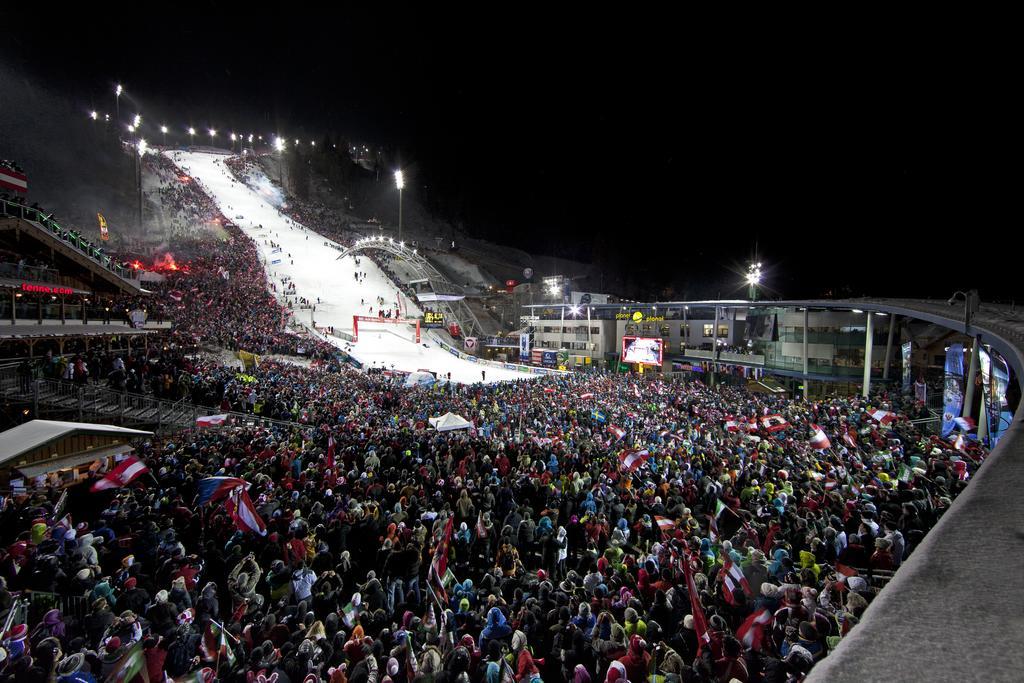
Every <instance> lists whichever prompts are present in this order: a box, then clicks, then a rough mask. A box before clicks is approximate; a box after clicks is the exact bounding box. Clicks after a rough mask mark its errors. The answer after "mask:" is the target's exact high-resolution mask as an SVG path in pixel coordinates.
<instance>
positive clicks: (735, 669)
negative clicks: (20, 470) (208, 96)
mask: <svg viewBox="0 0 1024 683" xmlns="http://www.w3.org/2000/svg"><path fill="white" fill-rule="evenodd" d="M204 196H205V195H204ZM182 202H183V206H185V207H194V208H196V210H197V211H199V212H200V213H202V212H203V211H205V209H203V208H202V206H203V205H202V203H201V202H199V200H197V199H196V198H195V197H192V196H191V195H189V194H186V195H182ZM226 230H227V235H228V236H227V241H226V243H225V244H223V245H220V246H221V247H222V248H209V245H205V246H204V245H200V247H201V248H202V249H203V251H202V252H201V253H200V251H199V249H197V250H196V251H195V252H194V253H189V254H188V263H189V268H188V272H187V273H186V272H177V273H170V274H169V275H168V277H167V279H166V281H165V282H163V283H161V284H160V285H159V288H158V291H157V293H156V295H155V300H156V301H157V302H162V303H163V304H165V305H166V306H167V308H168V311H167V313H168V315H169V317H171V318H172V319H174V320H175V322H176V325H175V330H174V332H173V333H172V335H171V337H170V339H169V344H168V347H167V348H165V349H154V350H152V351H151V352H149V353H146V352H142V351H136V352H135V353H132V354H127V355H125V356H123V357H122V356H120V355H117V354H102V353H98V352H95V353H93V354H84V355H82V356H80V357H77V358H75V357H73V358H70V359H60V358H53V357H52V356H51V357H47V358H46V359H44V361H43V362H44V363H45V368H46V372H47V373H49V374H50V376H60V377H64V378H65V379H68V380H70V381H79V382H85V381H89V379H90V378H92V379H94V380H101V378H102V380H101V381H107V382H111V383H112V384H113V385H114V386H117V387H118V388H125V389H127V388H129V386H130V387H131V389H132V390H138V391H147V392H151V393H153V394H155V395H157V396H160V397H163V398H170V399H174V400H178V399H182V398H188V399H190V401H191V402H194V403H199V404H202V405H207V406H219V407H220V408H221V409H222V410H223V411H229V410H230V411H237V412H243V413H252V414H256V415H260V416H264V417H270V418H274V419H275V420H280V422H275V423H273V426H270V427H244V426H231V425H226V426H222V427H219V428H213V429H200V430H195V431H190V432H187V433H183V434H180V435H178V436H176V437H174V438H170V439H155V440H151V441H145V442H140V443H138V444H137V447H136V452H137V456H138V457H139V458H140V460H141V462H142V463H143V464H144V465H145V466H146V467H147V468H148V472H145V473H144V474H140V475H139V476H137V478H135V479H134V480H133V481H132V482H131V483H129V484H128V485H126V486H121V487H118V488H113V489H107V490H102V491H99V492H93V491H92V486H93V485H94V484H96V483H97V482H100V481H103V482H111V481H113V479H111V478H110V477H112V476H113V475H112V474H111V473H106V472H104V471H103V470H102V468H100V469H99V470H98V471H96V472H93V473H92V474H90V476H89V477H87V479H86V480H85V481H83V482H81V483H78V484H75V485H72V486H70V487H68V488H67V489H66V497H65V498H63V499H62V498H61V491H59V490H58V489H56V488H52V487H50V488H47V487H44V488H41V489H37V490H35V491H34V492H32V493H31V494H29V495H26V496H12V497H11V498H9V499H7V498H5V499H4V500H3V506H2V508H0V522H2V526H0V618H5V617H10V619H9V620H8V623H7V626H6V627H5V632H4V633H3V641H2V648H0V681H16V682H17V683H21V682H22V681H50V680H56V681H107V680H110V681H113V680H124V681H138V680H150V681H162V680H170V679H173V680H177V681H186V680H187V681H204V682H209V681H214V680H216V681H229V682H236V681H237V682H239V683H242V682H243V681H244V682H245V683H256V682H257V681H277V682H278V683H291V682H293V681H294V682H295V683H298V682H300V681H301V682H303V683H306V682H307V681H309V682H311V683H315V682H317V681H329V682H330V683H412V681H428V682H435V681H436V682H437V683H448V682H458V683H499V682H502V683H503V682H505V681H516V682H522V681H525V682H527V683H533V682H535V681H541V680H547V681H561V680H572V681H574V683H590V682H591V681H594V682H595V683H596V682H598V681H612V682H614V681H621V682H625V681H632V682H633V683H639V682H640V681H647V680H651V677H653V680H656V681H664V682H666V683H667V682H669V681H686V682H691V681H692V682H698V683H704V682H712V681H718V682H721V683H730V682H731V681H733V680H737V681H741V682H746V681H795V680H800V679H801V678H802V677H803V676H804V675H805V674H806V672H807V671H809V670H810V668H811V667H812V666H813V665H814V664H815V662H817V661H819V660H820V659H821V658H822V657H824V656H827V654H828V652H829V651H830V650H831V649H832V648H834V647H835V645H836V643H837V642H839V641H840V640H841V639H842V638H843V637H845V636H846V635H847V634H848V633H849V632H850V630H851V629H852V628H855V627H856V625H857V623H858V621H859V619H860V618H861V616H862V615H863V613H864V610H865V609H866V608H867V606H868V604H869V603H870V602H871V601H872V600H873V598H874V596H875V594H876V592H877V590H878V588H879V587H881V586H883V585H884V583H885V582H886V580H887V579H888V578H889V577H890V576H891V573H892V572H893V571H894V570H896V569H898V567H899V566H900V564H901V563H902V562H903V561H904V560H905V559H906V558H907V557H908V556H909V555H910V554H911V553H912V552H914V550H915V548H916V547H917V546H918V545H919V544H920V543H921V540H922V538H923V537H924V534H925V533H926V532H927V531H928V530H929V529H930V528H931V527H932V526H933V525H934V524H935V523H936V521H937V520H938V519H939V518H940V517H941V516H942V514H943V513H944V511H945V510H946V509H947V508H948V507H949V505H950V504H951V502H952V500H953V499H954V498H955V497H956V496H957V495H958V494H959V493H960V492H961V491H962V490H963V488H964V487H965V486H966V485H967V483H968V481H969V480H970V478H971V476H972V475H973V474H974V472H975V471H976V470H977V468H978V467H979V466H980V465H981V464H982V463H983V460H984V457H985V452H984V451H983V449H982V448H980V447H979V446H978V445H977V444H976V442H975V441H974V440H972V439H970V438H967V439H963V438H957V439H956V440H954V441H949V440H942V439H939V438H938V437H937V436H932V435H928V434H926V433H923V432H921V431H920V430H919V429H918V428H917V427H916V426H915V424H914V423H912V422H911V420H910V418H911V417H912V416H916V415H918V414H920V412H921V407H920V406H919V405H917V404H915V403H913V402H908V401H907V399H905V398H904V397H902V396H897V395H888V394H886V393H876V394H875V395H874V396H873V397H872V398H871V399H870V400H865V399H860V398H849V399H840V398H832V399H823V400H817V401H793V400H789V399H786V398H784V397H781V396H777V395H773V394H759V393H748V392H747V391H746V390H745V389H743V388H734V387H731V386H727V385H722V384H719V385H717V386H709V385H706V384H705V383H704V381H703V379H701V378H697V379H693V380H686V381H682V380H674V381H666V380H662V379H659V378H652V377H649V376H648V377H639V376H636V375H629V374H622V375H620V374H614V375H612V374H587V375H582V374H574V375H564V376H558V377H544V378H539V379H536V380H533V381H519V382H508V383H501V384H493V385H466V386H453V385H446V384H443V383H438V384H435V385H433V386H415V387H406V386H404V385H403V382H402V378H401V377H399V376H393V375H391V374H390V373H388V374H385V373H362V372H359V371H357V370H356V369H354V368H352V367H350V366H348V365H345V364H342V363H340V362H338V360H337V357H338V356H337V350H336V349H334V348H333V347H330V346H328V345H326V344H323V343H321V342H318V341H316V340H312V339H309V338H306V337H299V336H297V335H293V334H290V333H289V332H287V331H286V326H285V322H286V318H287V310H286V309H285V308H282V306H281V305H280V304H278V303H277V302H276V301H275V300H274V298H273V296H272V295H271V294H270V293H269V292H268V291H267V282H266V279H265V274H264V272H263V270H262V268H261V267H260V265H259V258H258V254H257V252H256V246H255V245H254V244H253V242H252V241H251V240H249V239H248V238H246V237H245V236H244V234H243V233H242V232H241V231H240V230H238V229H237V228H235V227H233V226H230V225H228V226H226ZM381 265H383V266H386V265H387V264H386V263H384V264H381ZM282 284H284V283H282ZM197 342H200V343H204V344H211V345H215V346H219V347H223V348H228V349H237V350H244V351H249V352H251V353H256V354H267V353H285V354H295V353H297V352H298V350H299V347H300V346H301V347H303V351H305V352H306V354H307V355H309V356H312V357H313V359H314V362H313V363H312V364H311V365H309V366H308V367H305V366H299V365H295V364H291V363H285V362H277V361H267V360H264V361H263V362H261V363H259V364H258V365H256V366H255V367H254V368H251V369H246V370H244V371H243V370H239V369H237V368H236V367H228V366H225V365H222V364H219V363H216V362H213V361H211V360H204V359H202V358H199V357H196V356H195V355H194V354H186V353H185V351H186V350H187V349H191V348H194V346H195V344H196V343H197ZM29 380H30V376H29V375H28V374H27V373H26V374H25V375H24V380H23V381H29ZM447 412H452V413H456V414H458V415H461V416H463V417H465V418H466V420H467V421H468V423H469V424H468V427H467V428H465V429H460V430H456V431H450V432H438V431H435V430H434V429H433V428H432V427H431V425H430V418H432V417H436V416H439V415H443V414H445V413H447ZM960 436H962V435H960ZM243 491H244V493H242V492H243ZM247 501H251V502H247ZM15 617H18V618H15Z"/></svg>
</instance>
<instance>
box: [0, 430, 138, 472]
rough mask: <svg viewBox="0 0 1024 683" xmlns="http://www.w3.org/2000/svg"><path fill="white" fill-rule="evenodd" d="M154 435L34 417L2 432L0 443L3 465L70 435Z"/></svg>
mask: <svg viewBox="0 0 1024 683" xmlns="http://www.w3.org/2000/svg"><path fill="white" fill-rule="evenodd" d="M152 435H153V432H145V431H142V430H139V429H127V428H125V427H115V426H113V425H104V424H93V423H88V422H58V421H55V420H32V421H31V422H26V423H25V424H22V425H18V426H17V427H14V428H13V429H8V430H7V431H6V432H2V433H0V442H2V443H3V452H2V453H0V466H3V465H5V464H9V463H12V462H14V461H17V459H18V458H19V457H20V456H22V455H24V454H25V453H28V452H30V451H33V450H35V449H37V448H42V447H44V446H47V445H48V444H51V443H53V442H54V441H57V440H58V439H63V438H66V437H69V436H107V437H111V436H113V437H118V436H120V437H123V438H124V439H125V440H126V441H127V440H128V439H130V438H133V437H139V436H152Z"/></svg>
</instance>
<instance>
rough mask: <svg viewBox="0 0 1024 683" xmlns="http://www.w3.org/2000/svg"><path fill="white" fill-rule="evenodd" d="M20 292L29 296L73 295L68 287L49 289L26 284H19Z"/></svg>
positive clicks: (44, 286)
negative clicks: (27, 293) (29, 294)
mask: <svg viewBox="0 0 1024 683" xmlns="http://www.w3.org/2000/svg"><path fill="white" fill-rule="evenodd" d="M21 291H23V292H29V293H31V294H60V295H67V294H74V293H75V290H73V289H71V288H70V287H50V286H49V285H30V284H29V283H27V282H22V283H21Z"/></svg>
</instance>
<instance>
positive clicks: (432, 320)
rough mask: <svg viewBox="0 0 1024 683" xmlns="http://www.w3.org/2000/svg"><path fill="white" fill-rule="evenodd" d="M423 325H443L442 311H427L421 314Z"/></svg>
mask: <svg viewBox="0 0 1024 683" xmlns="http://www.w3.org/2000/svg"><path fill="white" fill-rule="evenodd" d="M423 326H424V327H444V313H436V312H433V311H427V312H426V313H424V314H423Z"/></svg>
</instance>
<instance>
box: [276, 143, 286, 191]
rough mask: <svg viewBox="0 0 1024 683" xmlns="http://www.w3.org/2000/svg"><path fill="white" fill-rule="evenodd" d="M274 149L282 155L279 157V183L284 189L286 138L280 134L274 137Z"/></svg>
mask: <svg viewBox="0 0 1024 683" xmlns="http://www.w3.org/2000/svg"><path fill="white" fill-rule="evenodd" d="M274 149H275V150H276V151H277V153H278V154H279V155H280V156H278V157H277V184H278V185H280V186H281V190H282V191H283V190H284V138H283V137H281V136H280V135H278V136H277V137H276V138H274Z"/></svg>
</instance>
